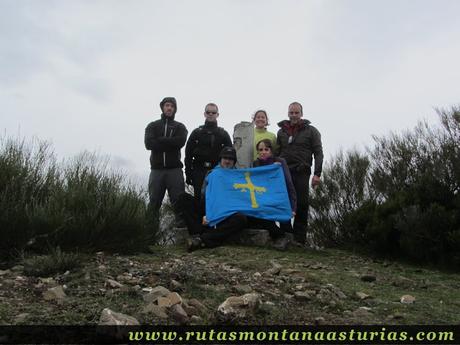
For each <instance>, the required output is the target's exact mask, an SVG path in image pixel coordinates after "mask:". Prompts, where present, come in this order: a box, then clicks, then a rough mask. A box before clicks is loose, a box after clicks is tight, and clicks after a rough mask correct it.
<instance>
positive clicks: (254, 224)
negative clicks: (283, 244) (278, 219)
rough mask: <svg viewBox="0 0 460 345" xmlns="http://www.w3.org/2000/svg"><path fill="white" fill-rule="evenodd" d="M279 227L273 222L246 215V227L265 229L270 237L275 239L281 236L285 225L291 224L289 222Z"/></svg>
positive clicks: (284, 230)
mask: <svg viewBox="0 0 460 345" xmlns="http://www.w3.org/2000/svg"><path fill="white" fill-rule="evenodd" d="M280 225H281V227H278V226H277V225H276V223H275V222H273V221H271V220H266V219H260V218H254V217H248V227H249V228H252V229H265V230H268V232H269V233H270V237H271V238H272V239H277V238H280V237H283V236H284V234H285V232H286V227H287V226H289V227H290V226H291V223H288V224H286V225H284V226H283V224H280Z"/></svg>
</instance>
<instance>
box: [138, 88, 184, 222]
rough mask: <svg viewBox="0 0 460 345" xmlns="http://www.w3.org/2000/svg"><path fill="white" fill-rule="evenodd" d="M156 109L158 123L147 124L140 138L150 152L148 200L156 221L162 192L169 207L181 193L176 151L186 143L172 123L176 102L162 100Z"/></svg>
mask: <svg viewBox="0 0 460 345" xmlns="http://www.w3.org/2000/svg"><path fill="white" fill-rule="evenodd" d="M160 108H161V111H162V113H161V119H159V120H157V121H154V122H151V123H149V124H148V126H147V128H146V129H145V137H144V143H145V148H146V149H147V150H150V151H151V154H150V169H151V170H150V178H149V197H150V208H151V209H152V210H153V213H154V218H155V220H156V221H158V216H159V210H160V207H161V203H162V202H163V198H164V196H165V192H166V190H167V191H168V195H169V198H170V200H171V203H172V204H173V206H174V204H175V203H176V201H177V200H178V198H179V196H180V195H181V194H183V193H184V192H185V184H184V175H183V173H182V167H183V165H182V162H181V159H180V158H181V154H180V150H181V148H182V147H183V146H184V144H185V141H186V140H187V129H186V128H185V126H184V125H183V124H182V123H180V122H178V121H175V120H174V117H175V114H176V112H177V102H176V99H175V98H174V97H166V98H164V99H163V100H162V101H161V103H160Z"/></svg>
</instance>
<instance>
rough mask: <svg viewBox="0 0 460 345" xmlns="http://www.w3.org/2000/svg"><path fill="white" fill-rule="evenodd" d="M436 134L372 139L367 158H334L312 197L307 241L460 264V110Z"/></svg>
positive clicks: (431, 130)
mask: <svg viewBox="0 0 460 345" xmlns="http://www.w3.org/2000/svg"><path fill="white" fill-rule="evenodd" d="M438 115H439V118H440V122H441V126H440V127H430V126H428V125H427V124H426V123H425V122H421V123H419V124H418V125H417V126H416V127H415V128H414V129H413V130H412V131H407V132H404V133H402V134H395V133H391V134H390V135H389V136H387V137H374V141H375V146H374V147H373V148H370V149H368V150H367V152H368V155H367V156H366V155H362V154H359V153H357V152H349V153H347V155H346V156H343V154H342V153H339V154H338V155H337V156H336V157H335V158H333V159H332V163H331V164H330V165H328V166H326V167H325V169H324V173H323V176H324V177H323V186H322V187H321V188H318V189H317V190H316V191H315V192H314V193H313V195H312V201H311V206H312V208H313V212H312V215H313V218H312V221H311V225H312V226H311V229H312V231H313V235H314V236H313V237H314V238H315V239H316V240H317V241H318V242H320V243H322V244H328V245H331V244H333V245H340V246H343V247H353V248H355V249H361V250H365V251H372V252H376V253H381V254H385V255H388V254H392V255H398V256H401V257H407V258H410V259H415V260H417V261H424V262H431V263H449V264H456V263H460V260H459V258H460V246H459V245H460V196H459V195H460V194H459V190H460V148H459V147H460V146H459V142H460V108H453V109H451V110H449V111H446V110H439V111H438Z"/></svg>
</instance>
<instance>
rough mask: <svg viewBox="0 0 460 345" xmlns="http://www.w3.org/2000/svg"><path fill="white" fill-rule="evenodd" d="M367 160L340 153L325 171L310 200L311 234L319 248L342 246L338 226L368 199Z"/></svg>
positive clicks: (355, 152)
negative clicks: (321, 246) (322, 246)
mask: <svg viewBox="0 0 460 345" xmlns="http://www.w3.org/2000/svg"><path fill="white" fill-rule="evenodd" d="M369 164H370V161H369V158H368V157H367V155H365V154H362V153H359V152H358V151H356V150H354V151H349V152H347V153H346V154H343V152H339V153H338V154H337V156H335V157H334V158H332V160H331V162H330V163H329V164H328V165H327V166H326V167H325V169H324V172H323V174H322V183H321V184H320V185H319V186H318V187H317V188H316V189H315V190H314V191H313V193H312V195H311V197H310V205H311V207H312V220H311V222H310V231H311V232H312V235H313V241H314V242H315V243H316V244H319V245H329V246H330V245H338V244H341V243H343V242H344V233H343V232H342V230H341V226H342V224H343V222H344V219H345V217H346V216H347V215H348V214H349V213H350V212H352V211H353V210H356V209H358V208H359V207H361V206H362V205H363V204H364V203H365V202H366V201H367V200H369V198H371V196H370V195H371V193H372V191H371V190H370V189H369V180H368V169H369Z"/></svg>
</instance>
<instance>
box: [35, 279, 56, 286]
mask: <svg viewBox="0 0 460 345" xmlns="http://www.w3.org/2000/svg"><path fill="white" fill-rule="evenodd" d="M38 281H39V283H42V284H44V285H55V284H56V281H55V280H54V279H53V278H38Z"/></svg>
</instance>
